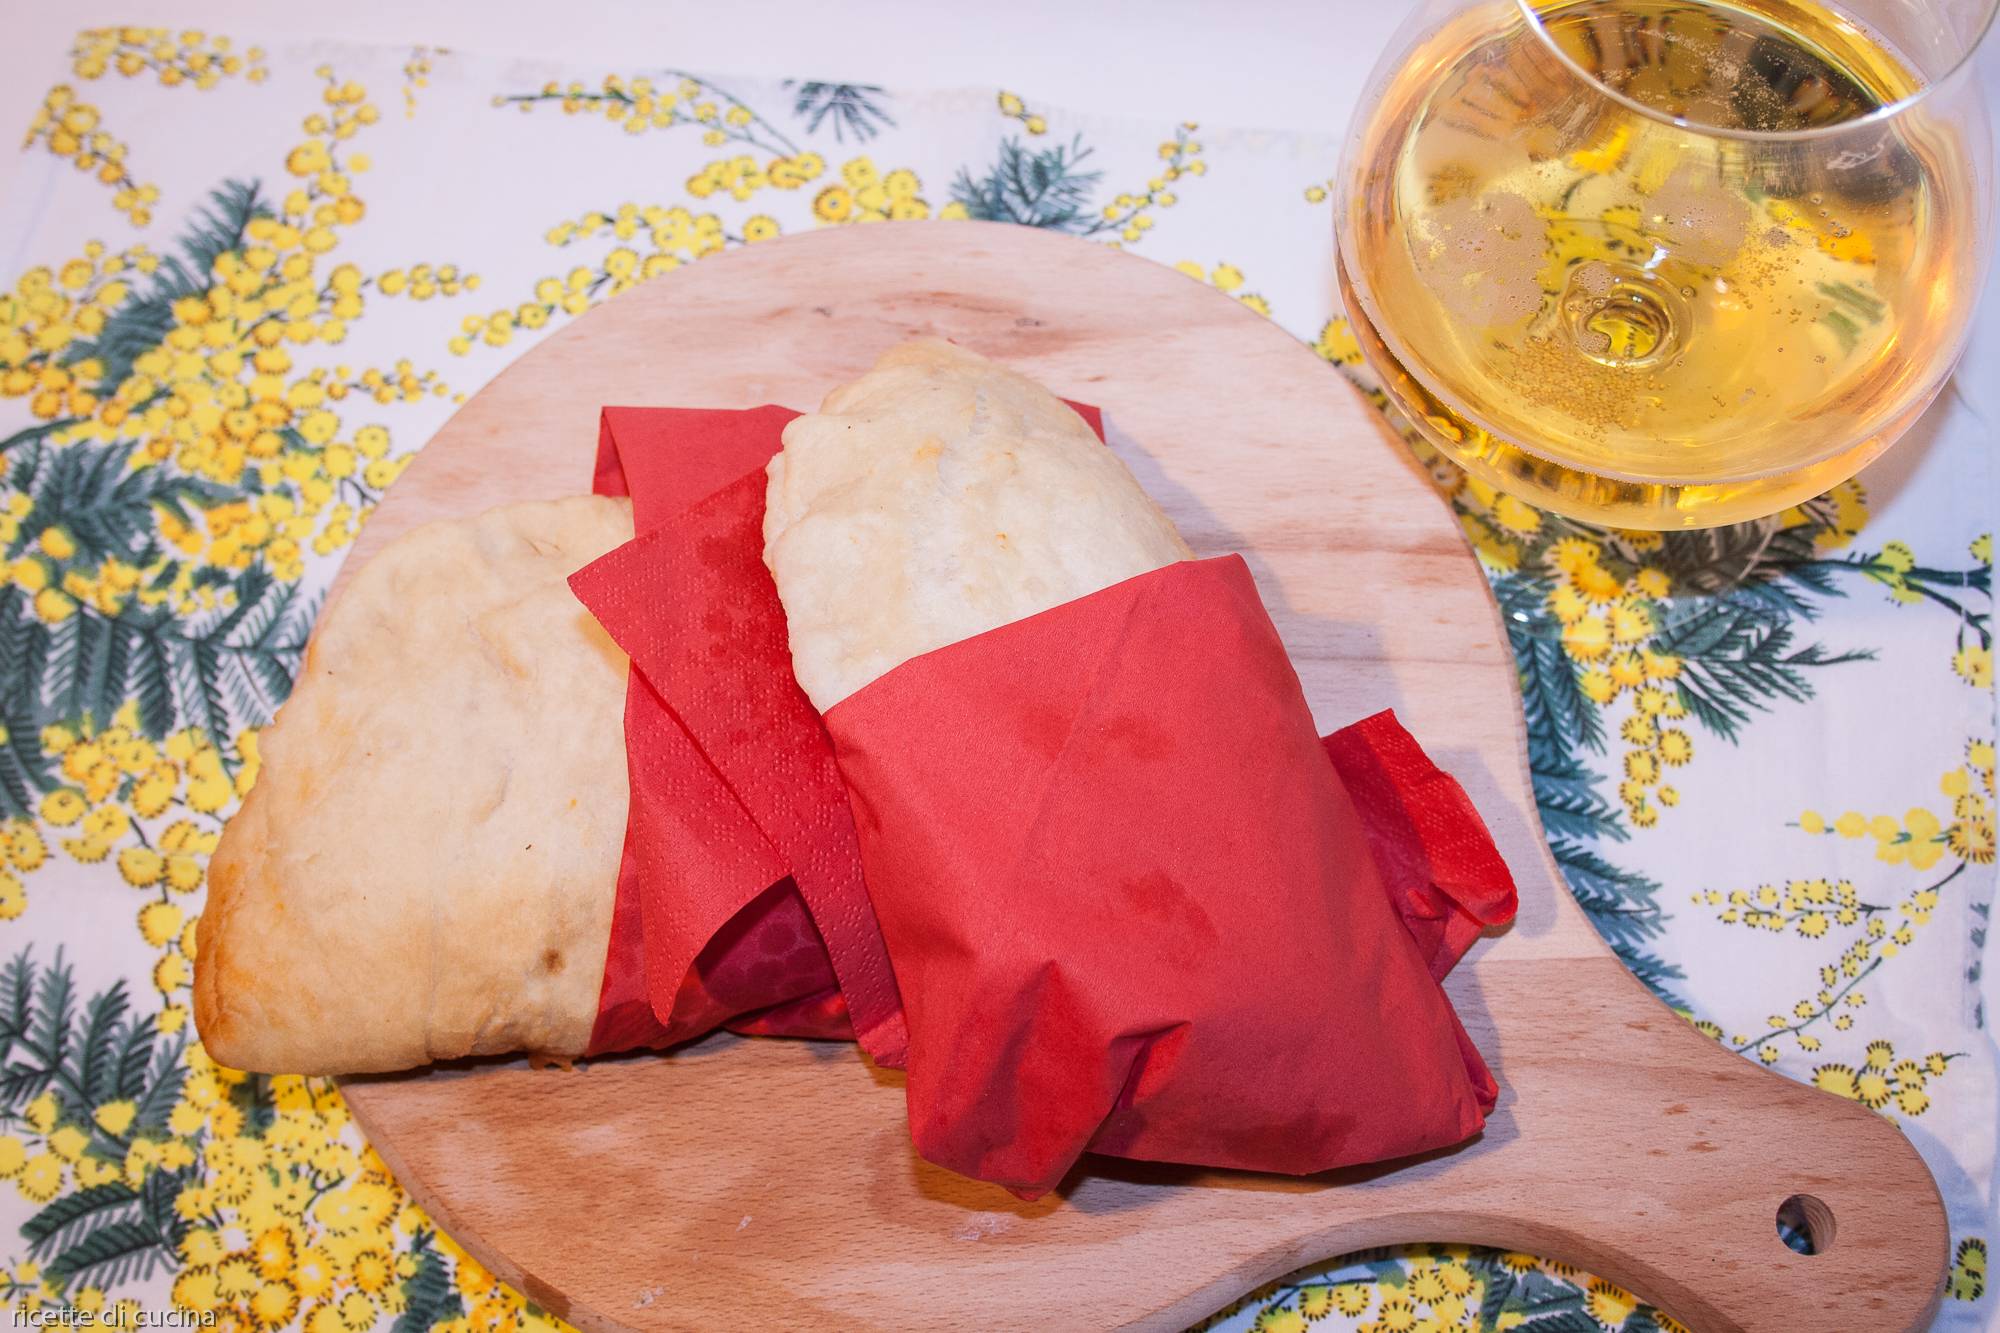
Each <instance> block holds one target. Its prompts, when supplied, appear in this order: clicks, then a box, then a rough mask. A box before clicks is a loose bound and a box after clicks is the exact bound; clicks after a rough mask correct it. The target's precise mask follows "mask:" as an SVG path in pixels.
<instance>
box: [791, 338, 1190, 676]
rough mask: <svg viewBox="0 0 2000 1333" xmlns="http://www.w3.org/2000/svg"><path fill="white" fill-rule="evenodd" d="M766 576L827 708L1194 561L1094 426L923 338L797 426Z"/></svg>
mask: <svg viewBox="0 0 2000 1333" xmlns="http://www.w3.org/2000/svg"><path fill="white" fill-rule="evenodd" d="M768 472H769V477H770V484H769V487H768V489H767V491H766V499H765V506H764V563H765V564H767V565H768V566H770V569H771V573H772V576H773V578H775V579H776V581H777V585H778V595H779V596H780V597H781V598H782V599H783V600H784V603H785V619H786V624H787V626H788V628H789V630H790V633H791V645H792V668H793V670H794V672H795V673H796V674H797V675H798V678H799V685H800V687H801V688H803V689H804V690H805V692H806V695H807V696H808V697H809V698H810V699H811V700H812V701H813V703H814V704H815V705H816V706H817V707H818V708H819V709H820V710H821V711H825V710H826V709H829V708H831V707H833V705H834V704H836V703H838V702H839V701H840V700H842V699H844V698H846V697H847V696H848V695H850V694H852V693H854V691H856V690H858V689H860V688H861V687H862V686H864V685H866V684H867V683H868V682H870V681H872V680H874V679H875V678H876V677H878V676H880V675H882V674H883V673H885V672H887V671H889V670H890V669H892V668H893V667H895V666H897V665H899V664H901V663H903V662H906V661H908V660H909V659H910V658H912V657H916V656H918V655H919V654H921V653H927V652H929V651H931V650H932V649H934V648H942V647H943V646H944V645H946V644H948V643H956V642H957V641H959V640H960V639H967V638H971V637H972V636H973V635H975V634H980V633H983V632H984V631H986V630H990V629H994V628H997V627H998V626H1001V625H1005V624H1008V623H1009V622H1011V621H1015V620H1021V619H1023V618H1025V617H1027V616H1031V615H1034V614H1035V613H1036V612H1038V611H1046V610H1048V609H1049V608H1050V607H1053V606H1059V605H1061V604H1062V603H1064V602H1068V601H1073V600H1075V599H1076V598H1078V597H1082V596H1084V595H1085V594H1087V593H1092V592H1096V591H1097V590H1098V589H1100V588H1105V587H1109V586H1110V585H1111V584H1114V583H1118V582H1120V581H1122V580H1124V579H1128V578H1132V577H1134V576H1135V575H1139V574H1144V573H1146V572H1147V571H1148V570H1153V569H1158V568H1160V567H1161V566H1162V565H1169V564H1172V563H1173V562H1174V561H1176V560H1185V559H1187V558H1189V554H1190V553H1189V551H1188V548H1187V544H1186V543H1185V542H1183V541H1182V540H1181V538H1180V534H1179V533H1177V532H1175V531H1174V525H1173V523H1172V522H1171V521H1169V520H1168V518H1167V516H1166V515H1165V514H1163V513H1161V512H1160V509H1159V506H1157V505H1155V504H1154V503H1153V502H1152V500H1151V499H1150V498H1148V496H1147V495H1146V493H1145V491H1143V490H1141V489H1140V487H1139V483H1138V482H1137V481H1136V480H1135V479H1134V478H1133V476H1132V474H1131V473H1130V472H1128V471H1126V469H1125V465H1124V464H1123V463H1121V462H1120V461H1119V460H1118V457H1117V455H1115V454H1113V453H1112V452H1111V451H1110V450H1109V449H1107V448H1105V447H1104V446H1103V445H1102V444H1100V443H1098V440H1097V437H1096V436H1095V435H1093V434H1092V433H1091V430H1090V427H1089V426H1087V425H1085V424H1084V420H1083V418H1082V417H1080V416H1078V415H1077V414H1076V413H1075V412H1074V411H1072V410H1071V409H1070V408H1069V407H1068V406H1067V405H1066V404H1064V403H1063V401H1062V400H1061V399H1059V398H1057V397H1056V396H1055V395H1054V394H1052V393H1050V392H1049V391H1048V390H1047V389H1045V388H1043V387H1042V386H1041V385H1039V384H1037V383H1035V382H1034V381H1033V380H1031V379H1028V378H1027V377H1026V376H1023V375H1020V374H1017V373H1015V372H1014V371H1012V370H1009V369H1007V368H1006V367H1005V366H1002V365H999V364H997V363H995V362H992V361H988V360H987V359H986V358H985V357H982V356H979V355H977V354H976V353H973V352H968V351H966V350H965V349H964V348H962V347H954V346H953V345H952V344H950V343H946V342H939V341H937V340H936V339H927V338H920V339H915V340H912V341H910V342H906V343H903V344H901V345H899V346H896V347H892V348H890V349H889V351H887V352H886V353H884V354H883V356H882V358H881V359H880V360H879V361H877V362H876V363H875V367H874V369H872V370H870V371H869V372H868V373H867V374H866V375H863V376H862V377H861V378H859V379H857V380H854V381H852V382H850V383H848V384H844V385H842V386H841V387H840V388H838V389H835V390H834V391H833V392H832V393H830V394H828V395H827V397H826V401H825V402H824V403H822V404H821V405H820V410H819V411H817V412H814V413H810V414H808V415H806V416H802V417H800V418H798V419H797V420H796V421H793V422H792V423H791V424H790V425H789V426H787V427H785V447H784V449H783V451H781V452H780V453H779V454H778V455H777V457H775V458H773V459H772V460H771V464H770V467H769V469H768Z"/></svg>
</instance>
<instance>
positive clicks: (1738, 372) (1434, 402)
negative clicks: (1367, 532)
mask: <svg viewBox="0 0 2000 1333" xmlns="http://www.w3.org/2000/svg"><path fill="white" fill-rule="evenodd" d="M1843 2H1844V3H1846V5H1847V7H1845V8H1838V9H1836V8H1834V7H1833V6H1832V5H1830V4H1822V3H1819V2H1818V0H1735V2H1733V3H1725V2H1724V0H1424V3H1422V4H1419V5H1418V6H1417V8H1416V9H1415V11H1414V12H1413V13H1412V14H1411V15H1410V17H1409V19H1408V20H1407V21H1406V22H1405V23H1404V24H1403V26H1402V28H1401V30H1400V32H1399V34H1398V36H1397V37H1396V39H1395V40H1394V41H1393V42H1392V43H1391V46H1390V49H1389V51H1388V53H1387V54H1386V55H1385V56H1384V57H1383V59H1382V61H1381V63H1380V64H1379V65H1378V66H1377V68H1376V70H1375V72H1374V74H1373V75H1372V76H1371V78H1370V81H1369V84H1368V86H1367V89H1366V91H1365V92H1364V95H1363V98H1362V101H1361V104H1360V105H1361V108H1362V109H1361V111H1360V112H1359V114H1358V115H1357V117H1356V121H1355V124H1354V126H1353V129H1352V133H1351V136H1350V139H1349V141H1348V145H1347V151H1346V156H1345V161H1344V164H1343V166H1342V168H1341V173H1340V176H1339V179H1338V182H1337V184H1338V187H1339V189H1338V196H1339V197H1338V200H1337V204H1336V224H1335V225H1336V228H1337V240H1338V247H1339V250H1338V254H1339V275H1340V282H1341V286H1342V292H1343V295H1344V297H1345V300H1346V306H1347V311H1348V315H1349V318H1350V320H1351V321H1352V323H1353V325H1354V328H1355V331H1356V333H1357V335H1358V337H1359V339H1360V342H1361V345H1362V348H1363V350H1364V352H1365V354H1366V355H1367V357H1368V359H1369V361H1370V362H1371V363H1372V365H1373V366H1374V368H1375V370H1376V371H1377V372H1378V374H1379V375H1380V377H1381V379H1382V381H1383V383H1384V386H1385V388H1386V389H1387V390H1388V392H1389V393H1390V395H1391V396H1392V398H1393V399H1394V400H1395V401H1396V403H1397V404H1398V405H1399V406H1400V407H1401V408H1402V409H1403V410H1404V411H1405V412H1406V413H1407V415H1408V416H1409V417H1410V419H1411V420H1412V421H1413V422H1414V424H1415V425H1416V426H1417V428H1418V429H1419V430H1420V431H1421V432H1422V433H1423V434H1424V435H1425V436H1426V437H1428V438H1429V439H1430V440H1431V441H1432V442H1433V443H1434V444H1436V445H1437V447H1438V448H1439V449H1441V450H1443V451H1444V452H1445V453H1446V454H1447V455H1449V456H1450V457H1452V458H1453V459H1456V460H1457V461H1458V462H1459V463H1460V464H1462V465H1463V466H1464V467H1466V468H1467V469H1468V470H1470V471H1471V472H1472V473H1473V474H1475V475H1477V476H1480V477H1483V478H1484V479H1485V480H1487V481H1489V482H1491V483H1492V484H1493V485H1495V486H1498V487H1500V488H1502V489H1504V490H1506V491H1510V492H1512V493H1514V494H1516V495H1518V496H1520V497H1522V498H1524V499H1526V500H1528V501H1530V502H1532V503H1534V504H1537V505H1540V506H1542V507H1544V508H1547V509H1552V510H1556V511H1558V512H1561V513H1564V514H1568V515H1570V516H1572V517H1576V518H1581V519H1585V520H1589V521H1592V522H1597V523H1605V524H1612V525H1616V526H1621V527H1631V528H1681V527H1705V526H1710V525H1715V524H1721V523H1730V522H1736V521H1738V520H1743V519H1749V518H1755V517H1759V516H1762V515H1766V514H1770V513H1773V512H1775V511H1776V510H1779V509H1781V508H1783V507H1785V506H1786V505H1789V504H1793V503H1795V502H1797V501H1799V500H1801V499H1805V498H1807V497H1810V496H1812V495H1816V494H1818V493H1820V492H1822V491H1825V490H1827V489H1828V488H1830V487H1832V486H1834V485H1836V484H1837V483H1839V482H1841V481H1843V480H1845V479H1846V478H1847V477H1849V476H1851V475H1853V473H1854V472H1856V471H1857V470H1859V469H1860V468H1861V467H1862V466H1863V465H1864V464H1866V463H1867V462H1868V461H1869V460H1871V459H1873V458H1874V457H1875V456H1876V455H1878V454H1880V453H1881V452H1882V451H1883V450H1884V449H1886V448H1887V447H1888V446H1889V445H1890V444H1891V443H1892V442H1894V441H1895V439H1896V438H1897V437H1898V436H1899V435H1901V434H1902V432H1903V431H1904V430H1906V429H1907V428H1908V427H1909V426H1910V424H1911V423H1912V422H1913V421H1914V420H1915V419H1916V417H1917V416H1918V414H1919V413H1921V412H1922V411H1923V409H1924V407H1925V405H1926V404H1928V403H1929V402H1930V401H1931V399H1932V398H1933V397H1934V396H1935V395H1936V394H1937V392H1938V390H1939V388H1940V387H1941V386H1942V385H1943V383H1944V381H1945V379H1946V377H1947V376H1948V375H1949V374H1950V372H1951V369H1952V366H1953V363H1954V362H1955V360H1956V358H1957V356H1958V354H1959V351H1960V350H1961V348H1962V347H1963V345H1964V341H1965V336H1966V329H1967V325H1968V323H1969V321H1970V318H1971V314H1972V307H1973V303H1974V301H1975V300H1976V298H1977V296H1978V293H1979V290H1980V286H1981V281H1982V277H1983V272H1984V267H1985V264H1986V262H1987V259H1988V254H1989V251H1990V249H1991V242H1992V236H1993V197H1992V177H1993V166H1994V160H1993V149H1992V145H1991V140H1990V129H1989V126H1988V123H1987V113H1986V105H1985V101H1984V98H1983V96H1982V93H1981V89H1980V87H1979V85H1978V81H1977V80H1976V78H1975V77H1974V73H1973V69H1972V59H1971V57H1972V52H1973V50H1974V48H1975V47H1976V46H1977V44H1978V42H1979V39H1980V37H1981V36H1982V34H1983V33H1984V32H1985V30H1986V28H1987V27H1988V26H1989V25H1990V23H1991V21H1992V17H1993V12H1994V9H1995V5H1996V0H1843Z"/></svg>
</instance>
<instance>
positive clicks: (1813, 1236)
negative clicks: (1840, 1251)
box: [1778, 1194, 1833, 1254]
mask: <svg viewBox="0 0 2000 1333" xmlns="http://www.w3.org/2000/svg"><path fill="white" fill-rule="evenodd" d="M1778 1239H1780V1240H1782V1241H1784V1242H1785V1244H1786V1245H1788V1246H1790V1247H1791V1248H1792V1249H1794V1250H1797V1251H1798V1252H1799V1253H1800V1254H1825V1253H1826V1252H1827V1251H1828V1250H1830V1249H1832V1248H1833V1209H1831V1208H1829V1207H1827V1206H1826V1201H1825V1200H1823V1199H1818V1198H1815V1197H1814V1196H1812V1195H1810V1194H1794V1195H1792V1197H1791V1198H1789V1199H1786V1200H1785V1201H1784V1202H1783V1203H1781V1204H1779V1205H1778Z"/></svg>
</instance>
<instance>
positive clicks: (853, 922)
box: [572, 407, 905, 1065]
mask: <svg viewBox="0 0 2000 1333" xmlns="http://www.w3.org/2000/svg"><path fill="white" fill-rule="evenodd" d="M796 415H797V414H796V413H793V412H788V411H786V410H785V409H783V408H778V407H766V408H759V409H756V410H754V411H749V412H703V411H689V410H677V409H652V410H641V409H618V408H607V409H606V410H605V413H604V419H603V426H602V429H601V431H600V433H599V443H598V460H597V469H596V485H597V488H598V490H599V491H600V492H602V493H610V494H617V493H619V492H620V491H621V490H623V491H625V492H627V493H629V494H630V495H631V496H632V502H633V524H634V527H635V529H636V530H637V532H638V533H639V534H640V535H639V536H638V537H636V538H635V539H634V540H633V541H631V542H630V543H628V544H626V545H625V546H622V547H620V548H619V549H618V550H616V551H613V552H611V553H610V554H609V555H607V556H605V557H604V558H603V559H601V560H599V561H597V562H595V563H594V564H592V565H590V566H589V567H587V568H586V569H584V570H581V571H579V572H578V573H577V574H576V576H575V577H574V578H573V579H572V585H573V586H574V588H575V589H576V592H577V595H578V596H579V597H580V598H582V599H583V601H584V602H585V604H586V605H588V606H589V607H590V609H591V611H592V612H593V613H594V614H595V615H596V616H597V618H598V620H599V621H601V622H602V623H603V624H604V626H605V628H606V630H607V631H608V632H609V633H610V634H611V635H612V637H613V638H614V639H615V640H616V641H617V643H618V645H619V646H620V647H621V648H623V649H624V650H625V651H626V653H627V655H629V656H630V657H631V659H632V665H633V670H632V673H631V680H630V683H629V684H628V686H627V691H626V706H625V730H626V765H627V770H628V772H629V775H630V778H631V789H632V795H631V809H630V813H629V816H628V820H627V825H626V835H625V855H624V859H623V863H622V865H621V867H620V873H619V884H618V894H617V902H616V906H615V907H614V913H613V927H612V941H611V946H610V952H609V955H608V961H607V967H606V969H605V981H604V994H603V996H602V997H601V1002H600V1005H599V1021H598V1024H597V1028H596V1030H595V1031H594V1032H593V1034H592V1040H591V1049H592V1051H593V1052H601V1051H608V1050H618V1049H627V1048H630V1047H632V1046H636V1045H653V1046H664V1045H670V1044H673V1043H675V1042H679V1041H683V1040H686V1039H687V1038H690V1037H695V1036H699V1035H701V1034H702V1033H704V1032H707V1031H710V1030H711V1029H713V1028H715V1027H717V1026H719V1025H722V1024H724V1023H728V1024H729V1025H731V1026H733V1027H736V1028H738V1029H740V1030H746V1031H756V1032H763V1033H770V1034H774V1035H789V1036H846V1035H850V1034H852V1035H854V1036H856V1037H858V1038H859V1039H860V1041H861V1043H862V1045H863V1046H864V1047H866V1048H867V1050H868V1051H869V1053H870V1054H871V1055H873V1056H874V1057H875V1058H876V1059H877V1060H878V1061H880V1062H881V1063H883V1064H889V1065H900V1064H901V1063H902V1061H903V1047H904V1041H905V1039H904V1035H903V1026H902V1013H901V1007H900V1005H899V1004H898V1002H897V999H896V993H895V978H894V977H893V975H892V974H891V973H890V970H889V963H888V958H887V955H886V954H885V953H884V952H883V947H882V938H881V932H880V930H879V929H878V928H877V927H876V925H875V921H874V914H873V911H872V909H871V908H870V906H869V903H868V897H867V893H866V891H865V890H864V889H863V887H862V884H861V877H860V863H859V859H858V854H857V851H856V848H855V845H854V828H853V822H852V819H851V817H850V816H849V814H848V811H847V801H846V795H845V791H844V789H843V788H842V787H841V785H840V777H839V774H838V772H837V771H836V770H835V768H834V765H833V761H832V756H831V754H830V752H829V751H828V749H827V745H826V741H825V734H824V731H823V729H822V728H821V726H820V722H819V715H818V714H817V713H816V712H814V711H813V708H812V705H811V703H810V702H809V701H808V700H807V699H806V697H805V694H804V693H803V692H802V691H801V690H800V689H799V688H798V684H797V682H796V681H795V680H794V679H793V677H792V672H791V660H790V657H789V654H788V652H787V649H786V646H785V628H784V610H783V608H782V606H781V605H780V604H779V602H778V595H777V589H776V587H775V586H773V585H772V583H771V578H770V574H769V573H768V572H766V570H765V569H764V565H763V560H762V555H761V552H762V549H763V537H762V532H761V523H762V515H763V495H764V492H763V482H764V474H763V465H764V463H765V462H767V461H768V460H769V459H770V457H771V455H772V454H773V453H775V452H777V448H778V442H779V434H780V432H781V431H782V430H783V429H784V425H785V423H786V422H787V421H789V420H791V419H792V417H794V416H796ZM753 499H754V505H753V504H752V503H751V501H752V500H753ZM668 517H671V518H672V520H673V521H671V522H665V523H663V522H662V521H661V520H662V519H665V518H668ZM695 645H699V651H691V650H692V649H693V648H694V647H695ZM718 757H720V758H722V759H724V760H725V762H726V766H725V764H719V763H717V762H716V760H717V759H718ZM635 902H636V903H637V905H638V907H637V910H636V911H635V910H634V907H633V904H634V903H635ZM635 934H636V938H635ZM635 963H636V964H638V967H637V973H636V975H635V971H634V964H635ZM642 999H643V1001H644V1003H643V1004H642V1003H641V1000H642ZM649 1010H650V1014H649V1013H648V1011H649ZM649 1018H650V1019H651V1022H649V1021H648V1019H649Z"/></svg>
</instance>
